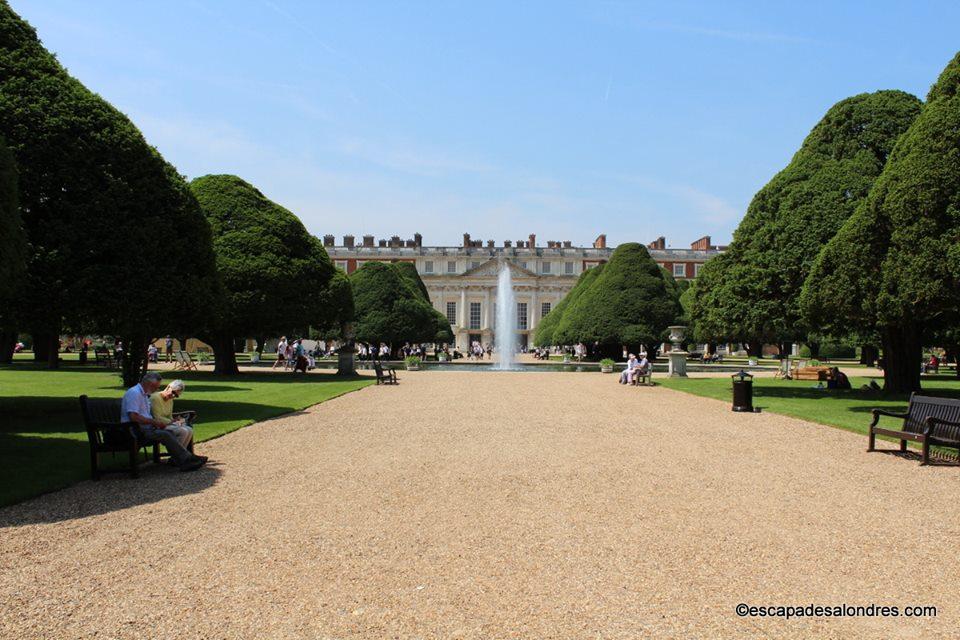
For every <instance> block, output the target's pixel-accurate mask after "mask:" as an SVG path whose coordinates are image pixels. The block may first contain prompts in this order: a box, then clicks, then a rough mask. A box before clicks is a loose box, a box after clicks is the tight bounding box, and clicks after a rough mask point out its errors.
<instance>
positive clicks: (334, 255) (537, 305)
mask: <svg viewBox="0 0 960 640" xmlns="http://www.w3.org/2000/svg"><path fill="white" fill-rule="evenodd" d="M323 244H324V247H325V248H326V250H327V253H328V254H329V255H330V259H331V260H333V262H334V264H335V265H336V266H337V267H339V268H340V269H343V270H344V271H345V272H347V273H353V272H354V271H356V270H357V269H358V268H359V267H360V265H362V264H363V263H365V262H371V261H377V262H412V263H414V264H415V265H416V267H417V272H418V273H419V274H420V277H421V278H422V279H423V282H424V284H425V285H426V287H427V291H428V292H429V293H430V300H431V302H432V303H433V306H434V307H436V308H437V309H438V310H439V311H440V312H441V313H443V314H445V315H446V316H447V319H448V320H449V321H450V325H451V328H452V329H453V333H454V335H455V336H456V346H457V347H458V348H459V349H461V350H464V349H467V348H468V347H469V345H470V344H471V343H473V342H480V343H481V344H487V343H493V338H494V331H495V326H494V324H495V318H496V308H495V307H496V299H497V278H498V275H499V271H500V265H501V263H502V262H504V261H506V262H507V264H509V266H510V269H511V273H512V276H513V288H514V292H515V297H516V301H517V331H518V333H519V344H520V345H522V346H526V345H527V344H528V343H532V334H533V332H534V330H535V329H536V328H537V325H538V324H539V322H540V320H541V319H542V318H543V317H544V316H545V315H547V314H548V313H550V311H551V310H552V309H554V308H555V307H556V306H557V303H559V302H560V300H562V299H563V297H564V296H565V295H566V294H567V293H568V292H569V291H570V289H572V288H573V285H574V284H576V282H577V278H579V277H580V274H581V273H583V272H584V271H586V270H587V269H590V268H592V267H595V266H597V265H598V264H601V263H603V262H606V261H607V260H609V259H610V255H611V254H612V253H613V248H612V247H607V238H606V236H605V235H600V236H599V237H597V239H596V240H595V241H594V242H593V246H591V247H575V246H573V244H572V243H571V242H570V241H553V240H551V241H548V242H547V243H546V246H538V245H537V238H536V236H535V235H533V234H531V235H530V236H528V237H527V239H525V240H516V241H510V240H507V241H504V242H503V243H502V244H501V245H499V246H498V245H497V244H496V243H495V242H494V241H493V240H487V241H482V240H474V239H472V238H471V237H470V234H468V233H465V234H463V244H462V245H461V246H459V247H429V246H423V238H422V236H421V235H420V234H419V233H418V234H415V235H414V237H413V238H412V239H406V240H402V239H401V238H400V237H399V236H393V237H392V238H390V239H380V240H377V239H375V238H374V236H371V235H365V236H362V238H361V241H360V242H359V243H357V242H356V237H355V236H350V235H347V236H344V237H343V241H342V243H341V244H339V245H338V244H336V239H335V238H334V236H332V235H326V236H324V238H323ZM647 248H648V250H649V251H650V255H651V256H652V257H653V259H654V260H656V261H657V262H658V263H659V264H660V265H661V266H662V267H664V268H666V269H667V270H668V271H669V272H670V273H672V274H673V275H674V277H675V278H677V279H678V280H680V279H693V278H696V277H697V275H698V273H699V271H700V267H701V266H702V265H703V263H705V262H706V261H707V260H709V259H710V258H711V257H713V256H714V255H716V254H718V253H721V252H722V251H723V250H724V249H725V247H718V246H715V245H712V244H711V243H710V237H709V236H705V237H703V238H700V239H699V240H697V241H696V242H694V243H692V244H691V245H690V248H689V249H675V248H672V247H667V246H666V240H665V239H664V238H663V237H660V238H657V239H656V240H655V241H653V242H651V243H650V244H648V245H647Z"/></svg>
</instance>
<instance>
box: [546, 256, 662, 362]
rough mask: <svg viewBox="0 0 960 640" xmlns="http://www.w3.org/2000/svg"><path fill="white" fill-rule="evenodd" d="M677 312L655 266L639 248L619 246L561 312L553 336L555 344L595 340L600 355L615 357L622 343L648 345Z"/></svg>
mask: <svg viewBox="0 0 960 640" xmlns="http://www.w3.org/2000/svg"><path fill="white" fill-rule="evenodd" d="M679 315H680V304H679V303H678V302H677V296H676V287H675V286H672V285H671V283H669V282H668V281H667V280H666V278H665V277H664V274H663V270H662V269H661V268H660V265H658V264H657V263H656V262H654V261H653V258H651V257H650V254H649V253H648V252H647V249H646V248H645V247H644V246H642V245H640V244H637V243H628V244H622V245H620V246H619V247H617V248H616V250H615V251H614V252H613V255H611V256H610V261H609V262H607V264H606V266H605V267H604V268H603V271H602V272H601V273H599V274H598V275H597V276H596V278H595V279H594V280H593V283H592V284H590V285H589V286H588V287H587V288H586V289H585V290H584V292H583V293H582V294H581V295H580V296H579V297H578V298H577V299H576V300H575V301H573V302H572V303H571V304H570V306H569V307H568V308H567V309H566V310H565V312H564V314H563V317H561V318H560V322H559V323H558V324H557V326H556V329H555V330H554V334H553V338H554V341H556V342H557V343H558V344H574V343H577V342H584V343H587V344H591V343H594V342H597V343H599V345H600V350H601V352H602V353H603V354H604V355H610V356H615V355H619V354H620V351H621V348H622V346H624V345H626V346H627V347H628V348H630V349H634V350H636V349H638V348H639V347H641V346H646V347H648V348H649V349H653V348H654V347H655V345H658V344H659V343H660V342H661V341H662V340H663V335H664V332H665V331H666V329H667V327H668V326H669V325H671V324H672V323H673V322H674V321H675V320H676V319H677V318H678V317H679Z"/></svg>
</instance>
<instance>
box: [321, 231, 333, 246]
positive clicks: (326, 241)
mask: <svg viewBox="0 0 960 640" xmlns="http://www.w3.org/2000/svg"><path fill="white" fill-rule="evenodd" d="M334 242H336V241H335V240H334V238H333V234H332V233H328V234H327V235H325V236H323V246H325V247H332V246H333V243H334Z"/></svg>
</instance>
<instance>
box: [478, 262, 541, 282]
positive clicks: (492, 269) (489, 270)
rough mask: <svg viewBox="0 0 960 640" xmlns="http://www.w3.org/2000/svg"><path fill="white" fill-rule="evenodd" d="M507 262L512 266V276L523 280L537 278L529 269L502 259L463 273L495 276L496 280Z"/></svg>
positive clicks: (485, 263)
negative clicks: (502, 265)
mask: <svg viewBox="0 0 960 640" xmlns="http://www.w3.org/2000/svg"><path fill="white" fill-rule="evenodd" d="M504 262H506V263H507V264H508V265H509V266H510V274H511V275H512V276H513V277H515V278H516V277H521V278H536V277H537V274H535V273H534V272H532V271H530V270H529V269H524V268H523V267H521V266H520V265H518V264H516V263H515V262H513V261H512V260H504V259H501V258H491V259H490V260H487V261H486V262H484V263H483V264H481V265H479V266H477V267H475V268H473V269H468V270H467V271H464V272H463V275H464V276H493V277H494V278H496V277H497V276H499V275H500V265H501V264H502V263H504Z"/></svg>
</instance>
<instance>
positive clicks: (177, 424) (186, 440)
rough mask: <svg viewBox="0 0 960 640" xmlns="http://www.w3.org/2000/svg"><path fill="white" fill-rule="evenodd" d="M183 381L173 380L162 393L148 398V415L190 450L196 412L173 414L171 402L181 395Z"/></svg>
mask: <svg viewBox="0 0 960 640" xmlns="http://www.w3.org/2000/svg"><path fill="white" fill-rule="evenodd" d="M183 389H184V384H183V380H174V381H173V382H171V383H170V384H168V385H167V388H166V389H164V390H163V391H157V392H156V393H154V394H153V395H151V396H150V413H151V414H153V419H154V420H159V421H160V422H162V423H163V424H164V425H165V426H164V429H166V430H167V431H169V432H170V433H172V434H173V435H175V436H176V437H177V440H178V441H179V442H180V444H181V445H183V448H184V449H187V450H192V445H193V426H192V425H193V420H194V418H196V415H197V413H196V411H182V412H180V413H174V412H173V401H174V400H175V399H177V398H179V397H180V394H181V393H183Z"/></svg>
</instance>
